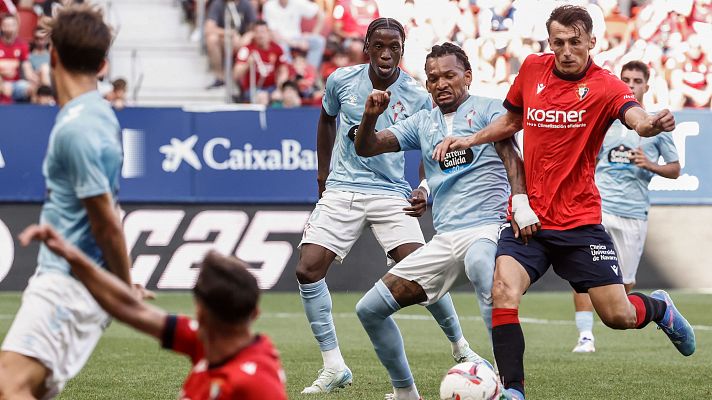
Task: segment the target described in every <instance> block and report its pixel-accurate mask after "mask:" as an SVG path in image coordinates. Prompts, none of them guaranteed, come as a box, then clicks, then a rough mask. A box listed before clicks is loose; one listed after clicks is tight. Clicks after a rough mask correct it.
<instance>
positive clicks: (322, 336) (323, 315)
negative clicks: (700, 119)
mask: <svg viewBox="0 0 712 400" xmlns="http://www.w3.org/2000/svg"><path fill="white" fill-rule="evenodd" d="M299 294H300V295H301V296H302V304H304V312H305V313H306V314H307V320H309V326H311V330H312V333H314V338H315V339H316V341H317V342H318V343H319V348H320V349H321V351H328V350H333V349H335V348H336V346H337V345H338V344H337V341H336V327H334V319H333V318H332V316H331V295H330V294H329V287H328V286H326V281H325V280H324V279H321V280H319V281H317V282H314V283H304V284H302V283H300V284H299Z"/></svg>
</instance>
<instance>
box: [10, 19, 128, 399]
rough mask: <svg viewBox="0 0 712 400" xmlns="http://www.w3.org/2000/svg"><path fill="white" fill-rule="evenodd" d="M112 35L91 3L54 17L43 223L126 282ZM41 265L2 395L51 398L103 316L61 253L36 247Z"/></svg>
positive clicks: (78, 364)
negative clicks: (105, 83)
mask: <svg viewBox="0 0 712 400" xmlns="http://www.w3.org/2000/svg"><path fill="white" fill-rule="evenodd" d="M111 39H112V37H111V31H110V29H109V27H108V26H107V25H106V24H105V23H104V20H103V16H102V14H101V12H100V11H98V10H97V9H94V8H92V7H90V6H86V5H81V6H71V7H65V8H64V9H62V10H61V11H60V12H59V13H58V14H57V16H56V17H55V18H54V20H53V21H52V23H51V32H50V42H51V67H52V78H53V84H54V86H55V89H56V93H57V97H58V98H57V100H58V101H57V102H58V103H59V104H60V106H61V107H62V108H61V110H60V112H59V114H58V115H57V119H56V122H55V125H54V128H53V129H52V132H51V134H50V138H49V145H48V147H47V155H46V157H45V160H44V164H43V166H42V171H43V174H44V176H45V181H46V184H47V199H46V200H45V203H44V206H43V207H42V213H41V215H40V222H41V223H43V224H49V225H51V226H52V227H54V228H55V229H56V230H57V231H58V232H60V233H61V234H62V236H64V237H66V238H67V240H68V241H69V242H70V243H71V244H73V245H74V246H76V247H78V248H80V249H81V250H82V251H84V252H85V253H86V254H87V255H89V257H90V258H91V259H92V261H94V262H95V263H96V264H98V265H100V266H101V267H103V268H106V269H108V270H109V271H111V272H113V273H114V274H115V275H116V276H118V277H119V278H120V279H121V280H122V281H123V282H125V283H126V284H127V285H128V284H130V276H129V267H130V261H129V255H128V253H127V251H126V242H125V241H124V235H123V228H122V226H121V221H120V219H119V214H118V210H117V207H116V193H117V191H118V189H119V174H120V171H121V164H122V159H123V154H122V149H121V142H120V140H119V124H118V121H117V119H116V116H115V115H114V112H113V111H112V110H111V106H110V105H109V103H108V102H106V101H105V100H104V99H103V98H102V96H101V95H100V94H99V92H97V90H96V86H97V79H96V75H97V73H98V71H99V70H100V69H101V67H102V66H103V65H104V63H105V58H106V54H107V51H108V49H109V46H110V44H111ZM37 263H38V266H37V270H36V272H35V274H34V275H33V277H32V278H31V279H30V282H29V284H28V286H27V288H26V289H25V292H24V294H23V296H22V305H21V307H20V309H19V311H18V312H17V314H16V315H15V320H14V321H13V323H12V326H11V327H10V329H9V331H8V333H7V335H6V336H5V340H4V341H3V344H2V352H1V353H0V397H1V398H52V397H54V396H55V395H56V394H57V393H59V392H60V391H61V389H62V387H63V386H64V384H65V383H66V382H67V380H69V379H71V378H72V377H74V376H75V375H76V374H77V373H78V372H79V370H80V369H81V368H82V367H83V366H84V364H85V363H86V361H87V359H88V358H89V356H90V355H91V352H92V350H93V349H94V346H95V345H96V343H97V342H98V341H99V338H100V337H101V333H102V332H103V330H104V328H105V326H106V324H107V323H108V322H109V318H108V315H107V314H106V312H104V310H103V309H102V308H101V307H100V306H99V305H98V304H97V303H96V301H95V300H94V299H93V298H92V296H91V294H90V293H89V292H88V291H87V289H86V287H84V286H83V285H82V284H81V283H80V282H79V281H77V280H76V279H75V278H74V277H73V276H72V275H71V274H70V267H69V264H68V263H67V261H66V260H64V259H63V258H60V257H58V256H56V255H55V254H53V253H52V252H51V251H49V250H48V249H47V247H46V246H45V245H41V246H40V251H39V256H38V259H37ZM137 295H138V294H137Z"/></svg>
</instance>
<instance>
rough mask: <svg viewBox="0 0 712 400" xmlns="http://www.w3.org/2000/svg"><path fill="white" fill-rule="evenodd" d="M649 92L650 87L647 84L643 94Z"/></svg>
mask: <svg viewBox="0 0 712 400" xmlns="http://www.w3.org/2000/svg"><path fill="white" fill-rule="evenodd" d="M648 90H650V85H649V84H647V83H646V84H645V91H644V92H643V93H648Z"/></svg>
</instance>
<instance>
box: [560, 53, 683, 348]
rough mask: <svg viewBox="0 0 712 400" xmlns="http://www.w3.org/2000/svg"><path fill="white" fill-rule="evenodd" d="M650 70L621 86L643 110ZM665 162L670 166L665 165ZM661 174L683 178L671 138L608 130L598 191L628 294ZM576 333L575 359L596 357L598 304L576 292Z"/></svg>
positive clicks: (627, 77) (627, 76)
mask: <svg viewBox="0 0 712 400" xmlns="http://www.w3.org/2000/svg"><path fill="white" fill-rule="evenodd" d="M648 78H650V70H649V69H648V66H647V65H645V64H644V63H642V62H640V61H630V62H628V63H626V64H625V65H623V69H622V70H621V80H622V81H623V83H625V84H626V85H628V87H629V88H630V90H631V91H632V92H633V95H634V96H635V99H636V100H637V101H638V103H640V104H641V105H643V95H645V92H647V91H648ZM660 156H662V157H663V159H664V160H665V164H663V165H659V164H658V158H660ZM655 174H657V175H660V176H662V177H665V178H670V179H676V178H677V177H678V176H680V163H679V162H678V156H677V149H675V143H674V142H673V140H672V135H671V134H670V133H669V132H663V133H660V134H659V135H657V136H653V137H646V138H641V137H640V136H638V134H637V133H636V132H635V131H632V130H630V129H628V128H626V127H625V126H624V125H623V124H621V123H620V121H619V120H616V122H614V123H613V125H611V127H610V128H608V132H607V133H606V138H605V139H604V140H603V147H602V148H601V151H600V153H599V154H598V164H596V186H597V187H598V190H599V191H600V192H601V209H602V215H601V217H602V222H601V223H602V224H603V226H604V227H605V228H606V232H608V234H609V235H611V239H613V245H614V246H615V249H616V254H617V255H618V266H619V267H620V272H621V274H622V275H623V286H625V291H626V293H628V292H630V291H631V289H633V286H635V275H636V272H637V271H638V263H639V262H640V257H641V256H642V255H643V245H644V244H645V236H646V235H647V232H648V209H649V208H650V197H649V193H648V184H649V183H650V180H651V179H652V178H653V176H654V175H655ZM574 305H575V307H576V327H577V328H578V331H579V338H578V343H577V344H576V347H574V349H573V352H574V353H592V352H594V351H596V347H595V346H594V337H593V304H591V299H590V297H589V296H588V294H587V293H576V292H574Z"/></svg>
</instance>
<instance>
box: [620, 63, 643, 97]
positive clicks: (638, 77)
mask: <svg viewBox="0 0 712 400" xmlns="http://www.w3.org/2000/svg"><path fill="white" fill-rule="evenodd" d="M621 80H622V81H623V82H624V83H625V84H626V85H628V87H629V88H630V90H631V92H633V95H634V96H635V99H636V100H638V103H641V104H642V103H643V95H644V94H645V92H647V91H648V88H649V86H648V83H647V82H646V81H645V75H643V71H638V70H637V69H627V70H625V71H623V72H621Z"/></svg>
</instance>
